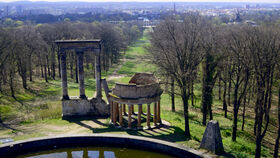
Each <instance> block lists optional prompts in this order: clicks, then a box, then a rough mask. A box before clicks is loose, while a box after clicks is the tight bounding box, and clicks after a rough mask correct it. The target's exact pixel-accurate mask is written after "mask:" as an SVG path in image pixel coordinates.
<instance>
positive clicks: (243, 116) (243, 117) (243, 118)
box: [241, 94, 246, 131]
mask: <svg viewBox="0 0 280 158" xmlns="http://www.w3.org/2000/svg"><path fill="white" fill-rule="evenodd" d="M245 110H246V94H245V95H244V100H243V111H242V127H241V130H242V131H244V125H245V112H246V111H245Z"/></svg>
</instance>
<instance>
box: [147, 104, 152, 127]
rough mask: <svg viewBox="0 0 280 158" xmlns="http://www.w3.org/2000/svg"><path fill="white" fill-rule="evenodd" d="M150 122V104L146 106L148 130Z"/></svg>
mask: <svg viewBox="0 0 280 158" xmlns="http://www.w3.org/2000/svg"><path fill="white" fill-rule="evenodd" d="M150 120H151V110H150V104H148V105H147V126H148V129H150V128H151V125H150Z"/></svg>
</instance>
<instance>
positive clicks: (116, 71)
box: [106, 55, 126, 81]
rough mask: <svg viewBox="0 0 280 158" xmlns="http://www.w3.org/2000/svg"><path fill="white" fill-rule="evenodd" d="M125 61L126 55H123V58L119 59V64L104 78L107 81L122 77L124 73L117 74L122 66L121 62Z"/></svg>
mask: <svg viewBox="0 0 280 158" xmlns="http://www.w3.org/2000/svg"><path fill="white" fill-rule="evenodd" d="M125 62H126V57H125V55H124V56H123V58H122V59H121V62H120V64H119V65H118V67H117V68H116V69H115V70H114V72H113V73H112V74H111V75H109V76H108V77H107V78H106V79H107V80H108V81H110V80H113V79H119V78H122V77H125V76H126V75H124V74H118V71H119V70H120V69H121V68H122V66H123V64H124V63H125Z"/></svg>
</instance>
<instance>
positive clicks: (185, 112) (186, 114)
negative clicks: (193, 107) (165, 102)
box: [182, 83, 191, 138]
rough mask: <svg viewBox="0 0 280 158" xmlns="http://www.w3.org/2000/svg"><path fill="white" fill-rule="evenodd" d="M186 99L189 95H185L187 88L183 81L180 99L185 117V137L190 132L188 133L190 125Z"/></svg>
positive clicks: (189, 134)
mask: <svg viewBox="0 0 280 158" xmlns="http://www.w3.org/2000/svg"><path fill="white" fill-rule="evenodd" d="M188 100H189V96H188V95H187V88H186V85H185V83H184V84H183V87H182V101H183V104H184V117H185V132H184V134H185V136H186V137H187V138H191V133H190V127H189V111H188V108H189V107H188V106H189V105H188Z"/></svg>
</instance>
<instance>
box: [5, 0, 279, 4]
mask: <svg viewBox="0 0 280 158" xmlns="http://www.w3.org/2000/svg"><path fill="white" fill-rule="evenodd" d="M25 1H27V2H28V1H29V2H105V3H106V2H200V3H201V2H206V3H218V2H224V3H280V0H1V2H6V3H11V2H25Z"/></svg>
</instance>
